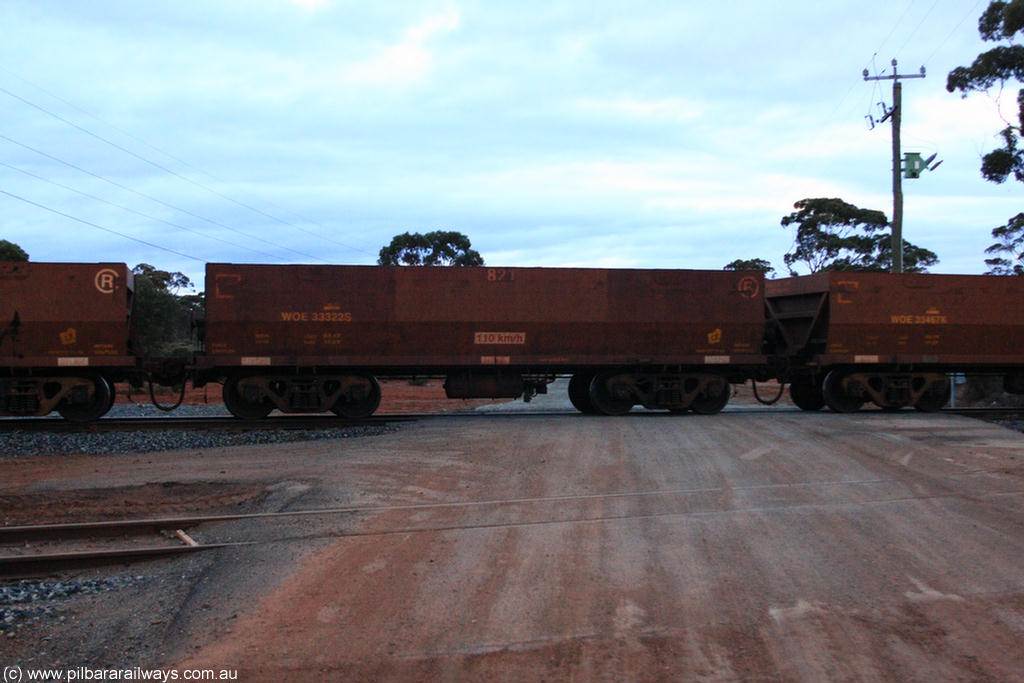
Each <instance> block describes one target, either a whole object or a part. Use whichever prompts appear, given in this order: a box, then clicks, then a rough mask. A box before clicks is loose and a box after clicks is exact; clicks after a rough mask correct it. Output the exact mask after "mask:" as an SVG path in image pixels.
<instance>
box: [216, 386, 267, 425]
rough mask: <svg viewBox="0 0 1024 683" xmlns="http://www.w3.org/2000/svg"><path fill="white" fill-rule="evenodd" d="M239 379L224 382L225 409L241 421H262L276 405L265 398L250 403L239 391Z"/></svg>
mask: <svg viewBox="0 0 1024 683" xmlns="http://www.w3.org/2000/svg"><path fill="white" fill-rule="evenodd" d="M238 380H239V378H238V377H229V378H228V380H227V381H226V382H224V392H223V395H224V407H225V408H227V409H228V412H230V413H231V414H232V415H234V416H235V417H237V418H239V419H240V420H262V419H263V418H265V417H266V416H267V415H269V414H270V411H271V410H273V409H274V404H273V403H271V402H270V400H269V399H267V398H266V397H264V398H263V399H261V400H259V401H255V402H254V401H249V400H247V399H246V398H245V397H244V396H242V392H240V391H239V390H238Z"/></svg>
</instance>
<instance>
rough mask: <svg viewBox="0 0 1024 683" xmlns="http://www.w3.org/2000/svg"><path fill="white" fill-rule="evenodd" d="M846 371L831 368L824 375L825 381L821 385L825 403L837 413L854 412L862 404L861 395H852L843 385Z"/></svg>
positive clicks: (862, 398)
mask: <svg viewBox="0 0 1024 683" xmlns="http://www.w3.org/2000/svg"><path fill="white" fill-rule="evenodd" d="M844 379H846V373H844V372H841V371H839V370H833V371H832V372H830V373H828V374H827V375H825V383H824V384H823V385H822V387H821V393H822V396H823V397H824V399H825V404H826V405H827V406H828V407H829V408H831V409H832V410H833V411H835V412H837V413H855V412H857V411H858V410H860V407H861V406H862V405H864V397H863V396H853V395H852V394H849V393H847V391H846V389H845V388H844V387H843V380H844Z"/></svg>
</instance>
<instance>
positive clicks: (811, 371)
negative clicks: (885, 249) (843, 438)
mask: <svg viewBox="0 0 1024 683" xmlns="http://www.w3.org/2000/svg"><path fill="white" fill-rule="evenodd" d="M1022 301H1024V278H1020V277H996V276H987V275H926V274H909V273H908V274H889V273H849V272H832V273H820V274H815V275H808V276H804V277H794V278H787V279H781V280H774V281H770V282H768V283H766V306H767V308H768V311H769V323H768V331H767V334H768V337H769V340H770V344H771V345H772V346H773V347H774V351H775V354H776V356H778V357H783V358H785V360H786V362H787V363H788V364H789V365H790V366H796V367H802V368H803V369H804V372H802V373H798V374H796V375H794V376H792V377H791V378H790V380H791V384H790V392H791V395H792V397H793V401H794V403H796V404H797V405H798V406H800V407H801V408H803V409H805V410H817V409H818V408H821V407H822V406H823V405H828V406H829V407H830V408H832V409H833V410H836V411H840V412H850V411H854V410H858V409H859V408H860V407H861V406H862V405H863V404H864V403H865V402H868V401H870V402H873V403H875V404H877V405H879V406H881V407H883V408H901V407H904V406H909V405H912V406H914V407H916V408H918V409H920V410H925V411H931V410H938V409H939V408H941V407H942V406H943V405H945V404H946V402H947V400H948V399H949V380H948V378H947V377H946V375H945V373H949V372H986V373H999V374H1002V375H1003V376H1004V383H1005V386H1006V388H1007V390H1008V391H1012V392H1014V393H1024V306H1022V305H1021V302H1022Z"/></svg>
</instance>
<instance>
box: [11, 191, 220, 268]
mask: <svg viewBox="0 0 1024 683" xmlns="http://www.w3.org/2000/svg"><path fill="white" fill-rule="evenodd" d="M0 194H5V195H7V196H8V197H11V198H12V199H17V200H18V201H22V202H25V203H26V204H31V205H32V206H35V207H37V208H40V209H42V210H44V211H49V212H50V213H54V214H57V215H58V216H63V217H64V218H67V219H69V220H72V221H75V222H76V223H81V224H82V225H88V226H89V227H91V228H96V229H97V230H102V231H103V232H109V233H110V234H112V235H117V236H118V237H123V238H125V239H127V240H131V241H132V242H138V243H139V244H144V245H146V246H147V247H153V248H154V249H159V250H160V251H166V252H168V253H170V254H176V255H177V256H181V257H184V258H187V259H191V260H192V261H199V262H200V263H206V259H201V258H199V257H197V256H192V255H191V254H186V253H184V252H181V251H177V250H176V249H171V248H170V247H162V246H160V245H159V244H154V243H153V242H147V241H146V240H143V239H139V238H138V237H132V236H131V235H126V234H125V233H123V232H118V231H117V230H113V229H111V228H106V227H104V226H102V225H99V224H98V223H93V222H92V221H87V220H85V219H83V218H79V217H78V216H72V215H71V214H69V213H64V212H63V211H59V210H57V209H54V208H52V207H49V206H46V205H45V204H40V203H39V202H34V201H32V200H31V199H26V198H25V197H22V196H21V195H16V194H14V193H13V192H8V191H7V190H4V189H0Z"/></svg>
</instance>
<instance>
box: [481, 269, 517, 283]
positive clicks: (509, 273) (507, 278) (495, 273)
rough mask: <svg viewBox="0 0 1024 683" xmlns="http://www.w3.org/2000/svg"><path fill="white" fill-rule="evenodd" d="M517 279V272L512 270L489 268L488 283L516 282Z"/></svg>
mask: <svg viewBox="0 0 1024 683" xmlns="http://www.w3.org/2000/svg"><path fill="white" fill-rule="evenodd" d="M515 279H516V272H515V271H514V270H512V269H510V268H488V269H487V281H488V282H514V281H515Z"/></svg>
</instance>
